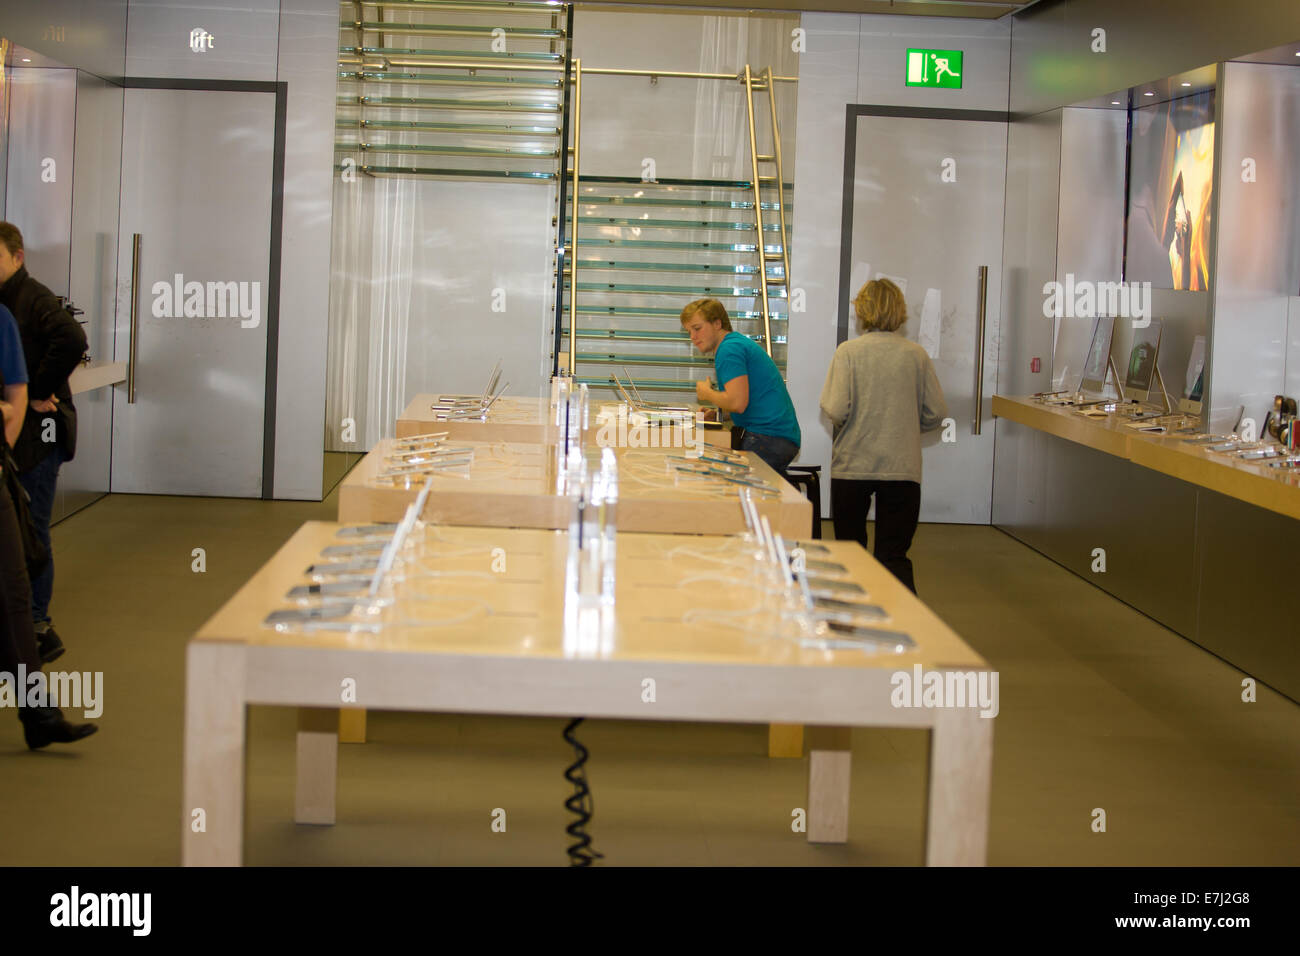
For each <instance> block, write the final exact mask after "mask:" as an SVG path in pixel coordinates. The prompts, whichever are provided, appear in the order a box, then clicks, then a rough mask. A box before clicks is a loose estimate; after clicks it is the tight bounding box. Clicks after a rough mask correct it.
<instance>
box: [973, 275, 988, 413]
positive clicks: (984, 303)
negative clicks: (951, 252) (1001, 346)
mask: <svg viewBox="0 0 1300 956" xmlns="http://www.w3.org/2000/svg"><path fill="white" fill-rule="evenodd" d="M988 297H989V267H988V266H980V292H979V315H978V318H977V319H976V322H975V420H974V421H973V422H971V429H970V433H971V434H972V435H978V434H979V433H980V423H981V421H982V420H983V418H984V319H985V317H986V316H987V315H988Z"/></svg>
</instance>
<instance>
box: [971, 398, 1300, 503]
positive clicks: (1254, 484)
mask: <svg viewBox="0 0 1300 956" xmlns="http://www.w3.org/2000/svg"><path fill="white" fill-rule="evenodd" d="M993 414H994V416H996V417H997V418H1006V419H1009V420H1010V421H1013V422H1018V423H1020V424H1021V425H1027V426H1028V427H1030V428H1034V429H1037V430H1038V431H1041V432H1046V433H1047V434H1049V435H1055V436H1056V437H1057V438H1064V439H1066V440H1067V441H1072V442H1075V443H1076V444H1079V445H1084V446H1086V447H1088V448H1092V449H1094V450H1095V451H1100V452H1105V453H1106V454H1108V455H1114V456H1115V457H1116V458H1123V459H1125V460H1126V461H1131V462H1133V463H1134V464H1135V465H1141V466H1142V467H1143V468H1150V469H1151V470H1152V471H1158V472H1160V473H1161V474H1164V475H1169V476H1170V477H1171V478H1177V479H1179V480H1180V481H1185V482H1187V483H1188V484H1193V485H1197V486H1199V487H1201V488H1207V489H1209V490H1210V491H1215V492H1218V493H1219V494H1221V495H1227V496H1228V497H1229V498H1236V499H1237V500H1238V501H1244V502H1246V503H1247V504H1251V505H1255V506H1256V507H1259V508H1266V509H1268V510H1269V511H1275V512H1277V513H1278V514H1283V515H1286V516H1288V517H1290V518H1300V469H1282V468H1270V467H1269V466H1268V465H1267V464H1266V463H1265V462H1258V461H1243V460H1242V459H1240V458H1236V457H1234V456H1231V455H1224V454H1219V453H1216V452H1212V451H1208V450H1207V449H1205V448H1204V447H1202V446H1199V445H1189V444H1188V443H1187V442H1185V441H1183V440H1182V439H1183V438H1185V437H1187V436H1185V435H1173V434H1168V433H1166V434H1163V435H1162V434H1156V433H1152V432H1143V431H1139V430H1138V429H1136V428H1129V427H1128V426H1127V425H1125V424H1124V422H1125V421H1127V419H1124V418H1122V417H1120V416H1118V415H1111V416H1108V417H1107V418H1104V419H1102V418H1088V417H1086V416H1084V415H1081V414H1080V413H1079V412H1077V411H1075V410H1074V409H1072V408H1058V407H1052V406H1048V405H1043V404H1040V403H1039V402H1036V401H1034V399H1033V398H1030V397H1014V398H1013V397H1008V396H1004V395H994V396H993Z"/></svg>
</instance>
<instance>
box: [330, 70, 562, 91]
mask: <svg viewBox="0 0 1300 956" xmlns="http://www.w3.org/2000/svg"><path fill="white" fill-rule="evenodd" d="M339 79H341V80H361V81H363V82H365V83H372V82H380V83H416V84H419V83H423V84H428V85H434V86H475V87H484V86H509V87H513V88H516V89H529V90H558V89H559V88H560V84H561V83H562V82H563V81H562V80H530V79H527V78H525V77H519V76H454V75H452V74H449V73H377V72H374V71H366V70H339Z"/></svg>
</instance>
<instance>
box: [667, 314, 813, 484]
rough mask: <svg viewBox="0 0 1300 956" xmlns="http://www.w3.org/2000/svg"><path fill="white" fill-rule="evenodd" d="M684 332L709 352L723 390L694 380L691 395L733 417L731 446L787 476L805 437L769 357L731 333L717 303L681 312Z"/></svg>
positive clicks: (750, 342)
mask: <svg viewBox="0 0 1300 956" xmlns="http://www.w3.org/2000/svg"><path fill="white" fill-rule="evenodd" d="M682 328H684V329H685V330H686V331H687V333H688V334H689V335H690V337H691V344H692V345H694V346H695V347H696V348H697V349H699V350H700V351H701V352H703V353H705V354H706V355H707V354H708V353H710V352H712V353H713V367H714V369H715V370H716V372H717V376H718V385H719V386H720V387H721V390H719V389H717V388H714V387H713V385H712V383H710V382H696V383H695V394H696V396H697V397H698V398H699V400H700V401H701V402H712V403H713V404H714V405H717V406H718V407H719V408H721V409H723V410H724V411H728V412H730V413H731V421H732V431H731V447H732V448H736V449H740V450H744V451H752V452H753V453H754V454H756V455H758V457H759V458H762V459H763V460H764V461H765V462H767V463H768V464H769V465H771V466H772V468H773V469H774V470H775V471H776V473H777V474H778V475H780V476H781V477H782V478H785V477H786V474H785V469H786V467H787V466H788V465H789V464H790V462H792V461H794V459H795V457H796V456H797V455H798V454H799V445H800V444H801V442H802V440H803V436H802V435H801V434H800V432H799V419H798V418H797V417H796V416H795V413H794V402H793V401H791V400H790V392H789V390H788V389H786V387H785V382H784V381H783V380H782V379H781V372H780V370H779V369H777V367H776V363H775V362H773V361H772V357H771V356H770V355H768V354H767V352H765V351H763V348H762V346H760V345H757V344H755V343H754V341H753V339H751V338H749V337H748V336H745V335H739V334H737V333H736V332H733V331H732V329H731V319H730V318H729V317H728V316H727V310H726V309H725V308H724V307H723V305H722V303H721V302H719V301H718V300H717V299H696V300H695V301H694V302H692V303H691V304H690V305H688V306H686V308H684V309H682Z"/></svg>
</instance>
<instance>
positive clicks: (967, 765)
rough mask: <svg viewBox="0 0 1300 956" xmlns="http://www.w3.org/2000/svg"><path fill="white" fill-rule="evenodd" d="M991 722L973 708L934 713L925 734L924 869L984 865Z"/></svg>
mask: <svg viewBox="0 0 1300 956" xmlns="http://www.w3.org/2000/svg"><path fill="white" fill-rule="evenodd" d="M992 779H993V721H992V720H991V719H989V718H985V717H981V716H980V715H979V711H978V710H977V709H975V708H973V707H946V708H941V709H939V710H937V711H936V712H935V720H934V727H933V728H932V729H931V731H930V795H929V801H928V803H929V810H928V813H927V814H926V826H925V862H926V865H927V866H984V864H985V863H986V862H987V856H988V833H989V789H990V785H991V782H992Z"/></svg>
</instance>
